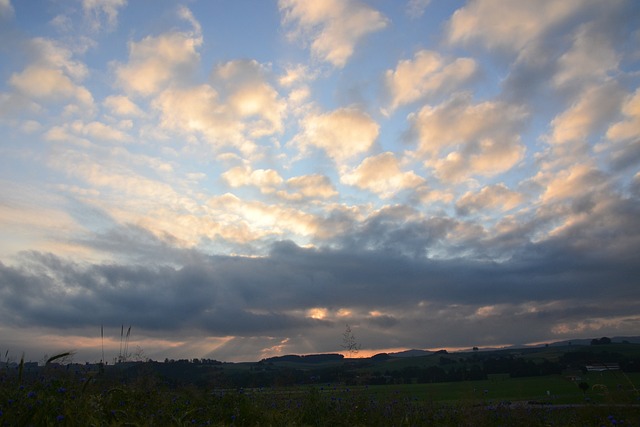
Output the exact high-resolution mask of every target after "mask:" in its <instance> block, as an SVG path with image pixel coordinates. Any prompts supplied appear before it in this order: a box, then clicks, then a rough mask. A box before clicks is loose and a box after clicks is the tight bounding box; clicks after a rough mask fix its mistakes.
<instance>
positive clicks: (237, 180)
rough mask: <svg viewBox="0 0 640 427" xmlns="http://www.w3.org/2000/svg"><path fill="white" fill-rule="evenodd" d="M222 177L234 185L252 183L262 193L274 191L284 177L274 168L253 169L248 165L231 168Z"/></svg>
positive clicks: (239, 185)
mask: <svg viewBox="0 0 640 427" xmlns="http://www.w3.org/2000/svg"><path fill="white" fill-rule="evenodd" d="M222 178H223V179H224V180H225V181H227V183H229V185H230V186H232V187H241V186H243V185H252V186H255V187H258V188H259V189H260V191H261V192H262V193H273V192H274V191H275V189H276V187H278V186H279V185H280V184H282V182H283V179H282V177H281V176H280V174H279V173H278V171H276V170H273V169H255V170H252V169H251V168H249V167H246V166H238V167H235V168H232V169H229V170H228V171H226V172H225V173H223V174H222Z"/></svg>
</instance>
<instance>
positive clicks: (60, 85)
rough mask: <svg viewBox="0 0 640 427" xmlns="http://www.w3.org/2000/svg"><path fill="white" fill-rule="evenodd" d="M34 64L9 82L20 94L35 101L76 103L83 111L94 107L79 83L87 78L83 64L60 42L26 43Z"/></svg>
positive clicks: (89, 94)
mask: <svg viewBox="0 0 640 427" xmlns="http://www.w3.org/2000/svg"><path fill="white" fill-rule="evenodd" d="M29 48H30V49H31V51H32V52H33V55H34V61H33V62H32V63H31V64H29V65H28V66H27V67H26V68H25V69H24V70H22V71H21V72H19V73H13V74H12V75H11V77H10V79H9V82H10V83H11V85H12V86H13V87H14V88H15V89H17V90H18V91H19V92H20V93H22V94H23V95H25V96H27V97H30V98H33V99H35V100H54V101H56V100H58V101H59V100H69V99H71V100H75V101H76V102H77V103H79V104H81V105H82V106H83V108H84V109H86V108H87V107H91V106H92V105H93V96H92V95H91V93H90V92H89V90H88V89H87V88H85V87H84V86H82V85H81V84H80V82H81V81H82V80H83V79H84V78H86V76H87V75H88V70H87V67H86V65H84V64H83V63H82V62H80V61H77V60H75V59H73V53H72V52H71V50H69V49H68V48H66V47H64V46H61V45H60V44H59V43H57V42H55V41H53V40H49V39H45V38H40V37H38V38H34V39H32V40H31V41H30V42H29Z"/></svg>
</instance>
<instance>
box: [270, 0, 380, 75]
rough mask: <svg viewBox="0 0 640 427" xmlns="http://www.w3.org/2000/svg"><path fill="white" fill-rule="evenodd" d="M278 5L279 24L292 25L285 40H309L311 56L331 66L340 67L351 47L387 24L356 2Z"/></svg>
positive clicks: (298, 0)
mask: <svg viewBox="0 0 640 427" xmlns="http://www.w3.org/2000/svg"><path fill="white" fill-rule="evenodd" d="M278 6H279V7H280V10H281V12H282V13H283V22H284V23H286V24H291V25H293V26H294V29H293V30H292V31H291V32H290V33H289V37H290V38H292V39H298V38H302V39H303V40H305V41H306V40H307V39H309V40H310V43H311V52H312V53H313V55H314V56H316V57H317V58H319V59H321V60H323V61H327V62H330V63H331V64H333V65H334V66H335V67H344V65H345V64H346V63H347V61H348V60H349V58H350V57H351V55H353V51H354V49H355V45H356V44H357V43H358V42H359V41H360V40H361V39H362V38H363V37H364V36H366V35H367V34H369V33H372V32H375V31H379V30H381V29H383V28H385V27H386V26H387V23H388V20H387V18H385V17H384V15H382V14H381V13H380V12H378V11H377V10H374V9H372V8H370V7H369V6H367V5H365V4H364V3H361V2H360V1H358V0H326V1H321V2H317V1H313V2H311V1H305V0H280V1H279V2H278Z"/></svg>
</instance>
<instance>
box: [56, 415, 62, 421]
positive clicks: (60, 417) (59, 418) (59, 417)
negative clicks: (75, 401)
mask: <svg viewBox="0 0 640 427" xmlns="http://www.w3.org/2000/svg"><path fill="white" fill-rule="evenodd" d="M62 420H64V415H58V416H57V417H56V421H58V422H59V421H62Z"/></svg>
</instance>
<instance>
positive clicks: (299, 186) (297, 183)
mask: <svg viewBox="0 0 640 427" xmlns="http://www.w3.org/2000/svg"><path fill="white" fill-rule="evenodd" d="M286 186H287V188H288V189H289V190H290V192H289V193H286V192H279V193H278V195H280V196H281V197H282V198H284V199H288V200H303V199H328V198H330V197H333V196H336V195H337V194H338V192H337V191H336V188H335V187H334V186H333V184H331V181H330V180H329V178H327V177H326V176H324V175H318V174H315V175H302V176H296V177H293V178H289V179H288V180H287V182H286Z"/></svg>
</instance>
